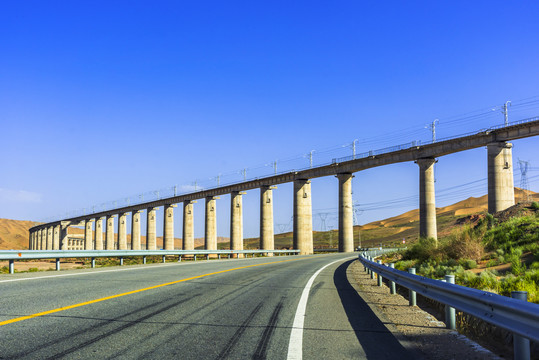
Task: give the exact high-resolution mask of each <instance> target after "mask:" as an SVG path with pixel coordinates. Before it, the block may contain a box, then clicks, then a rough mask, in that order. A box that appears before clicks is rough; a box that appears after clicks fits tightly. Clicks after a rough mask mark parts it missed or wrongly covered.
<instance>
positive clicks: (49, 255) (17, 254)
mask: <svg viewBox="0 0 539 360" xmlns="http://www.w3.org/2000/svg"><path fill="white" fill-rule="evenodd" d="M238 254H244V255H246V257H247V255H249V254H252V256H254V255H255V254H276V255H281V254H285V255H292V254H293V255H297V254H299V250H259V249H257V250H1V251H0V260H9V273H10V274H13V273H14V272H15V265H14V263H15V260H35V259H56V270H60V259H65V258H91V259H92V267H95V258H100V257H118V258H120V265H123V258H124V257H131V256H142V257H143V259H144V264H145V263H146V257H147V256H163V262H164V261H165V257H166V256H178V261H181V257H182V256H185V255H193V256H194V259H195V260H196V257H197V255H206V257H209V256H210V255H217V256H218V257H219V259H220V258H221V255H228V257H229V258H230V256H231V255H238Z"/></svg>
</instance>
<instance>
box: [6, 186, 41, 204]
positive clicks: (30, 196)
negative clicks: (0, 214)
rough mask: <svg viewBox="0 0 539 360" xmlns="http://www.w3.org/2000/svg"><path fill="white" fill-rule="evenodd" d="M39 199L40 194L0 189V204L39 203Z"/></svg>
mask: <svg viewBox="0 0 539 360" xmlns="http://www.w3.org/2000/svg"><path fill="white" fill-rule="evenodd" d="M41 198H42V195H41V194H38V193H35V192H31V191H26V190H11V189H2V188H0V202H11V203H39V202H41Z"/></svg>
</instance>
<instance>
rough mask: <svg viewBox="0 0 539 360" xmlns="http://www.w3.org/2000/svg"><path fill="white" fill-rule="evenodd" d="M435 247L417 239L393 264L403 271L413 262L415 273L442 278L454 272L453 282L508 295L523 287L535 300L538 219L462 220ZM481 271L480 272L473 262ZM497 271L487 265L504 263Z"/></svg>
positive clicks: (538, 292) (538, 261)
mask: <svg viewBox="0 0 539 360" xmlns="http://www.w3.org/2000/svg"><path fill="white" fill-rule="evenodd" d="M438 244H439V245H438V247H436V246H435V242H434V240H433V239H419V241H418V242H417V243H416V244H414V245H413V246H412V247H411V248H410V249H409V250H407V251H405V252H403V253H402V260H400V261H398V262H397V263H396V265H395V267H396V268H397V269H400V270H406V269H408V268H409V267H412V266H413V267H415V268H416V272H417V274H419V275H422V276H426V277H431V278H442V277H443V276H444V275H447V274H453V275H455V281H456V283H458V284H461V285H465V286H469V287H473V288H477V289H482V290H487V291H491V292H495V293H497V294H501V295H505V296H510V294H511V291H515V290H520V291H527V292H528V300H529V301H532V302H536V303H539V218H538V216H537V213H536V214H535V215H531V216H523V217H515V218H510V219H509V220H507V221H505V222H500V223H498V221H497V220H496V218H494V217H493V216H491V215H490V214H486V215H485V216H484V218H483V219H482V220H480V221H479V222H478V223H477V224H475V225H474V226H472V225H464V226H462V227H461V228H460V229H459V230H458V231H456V232H454V233H452V234H451V235H449V236H446V237H443V238H441V239H440V240H439V242H438ZM481 261H482V262H483V263H484V265H485V268H486V270H483V271H481V272H480V273H477V271H476V272H472V271H469V270H472V269H477V267H478V262H481ZM504 264H506V265H507V266H505V267H504V271H503V272H498V271H497V270H494V269H489V268H492V267H495V266H498V265H504Z"/></svg>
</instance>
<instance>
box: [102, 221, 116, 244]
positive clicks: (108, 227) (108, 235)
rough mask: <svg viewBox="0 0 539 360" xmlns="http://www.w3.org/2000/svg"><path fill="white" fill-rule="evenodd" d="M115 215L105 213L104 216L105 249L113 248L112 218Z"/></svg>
mask: <svg viewBox="0 0 539 360" xmlns="http://www.w3.org/2000/svg"><path fill="white" fill-rule="evenodd" d="M115 217H116V215H107V216H106V218H105V222H106V224H105V250H114V218H115Z"/></svg>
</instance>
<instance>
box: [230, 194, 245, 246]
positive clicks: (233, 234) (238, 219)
mask: <svg viewBox="0 0 539 360" xmlns="http://www.w3.org/2000/svg"><path fill="white" fill-rule="evenodd" d="M243 195H245V192H244V191H233V192H232V193H231V194H230V249H231V250H243V201H242V198H243Z"/></svg>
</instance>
